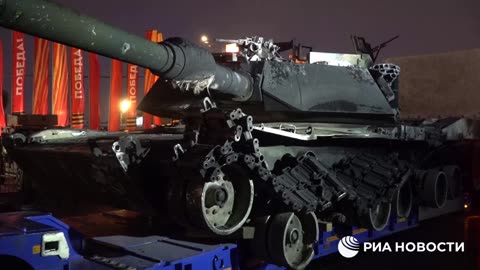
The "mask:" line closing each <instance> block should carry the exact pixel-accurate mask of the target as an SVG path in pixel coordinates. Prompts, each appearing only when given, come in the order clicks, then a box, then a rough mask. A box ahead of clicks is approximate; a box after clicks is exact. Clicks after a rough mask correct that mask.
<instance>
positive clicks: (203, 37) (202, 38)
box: [200, 35, 208, 43]
mask: <svg viewBox="0 0 480 270" xmlns="http://www.w3.org/2000/svg"><path fill="white" fill-rule="evenodd" d="M200 41H201V42H203V43H208V37H207V36H206V35H202V36H201V37H200Z"/></svg>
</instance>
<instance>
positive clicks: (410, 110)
mask: <svg viewBox="0 0 480 270" xmlns="http://www.w3.org/2000/svg"><path fill="white" fill-rule="evenodd" d="M386 62H389V63H394V64H397V65H399V66H400V67H401V69H402V72H401V75H400V110H401V113H400V115H401V117H402V118H403V119H424V118H446V117H468V118H474V119H478V118H480V106H479V105H480V91H479V90H480V76H479V74H480V49H473V50H467V51H458V52H451V53H443V54H434V55H421V56H411V57H399V58H391V59H387V61H386Z"/></svg>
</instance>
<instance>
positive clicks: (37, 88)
mask: <svg viewBox="0 0 480 270" xmlns="http://www.w3.org/2000/svg"><path fill="white" fill-rule="evenodd" d="M49 53H50V42H49V41H48V40H45V39H41V38H35V66H34V74H33V114H44V115H45V114H48V69H49V68H48V62H49V61H48V60H49V59H48V58H49Z"/></svg>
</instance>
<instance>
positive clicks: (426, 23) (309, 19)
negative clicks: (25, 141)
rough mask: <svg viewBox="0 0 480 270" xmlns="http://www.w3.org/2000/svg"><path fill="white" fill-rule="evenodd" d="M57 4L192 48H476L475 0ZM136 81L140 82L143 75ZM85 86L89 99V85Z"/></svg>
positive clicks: (72, 0) (105, 86)
mask: <svg viewBox="0 0 480 270" xmlns="http://www.w3.org/2000/svg"><path fill="white" fill-rule="evenodd" d="M55 2H58V3H61V4H63V5H65V6H69V7H72V8H74V9H76V10H78V11H80V12H81V13H84V14H87V15H90V16H93V17H96V18H98V19H100V20H103V21H106V22H108V23H110V24H113V25H115V26H118V27H121V28H123V29H125V30H127V31H130V32H132V33H135V34H138V35H142V36H143V35H145V31H146V30H149V29H158V30H159V31H161V32H163V33H164V37H171V36H182V37H186V38H189V39H191V40H194V41H198V40H199V38H200V36H201V35H202V34H207V35H208V36H209V37H211V38H215V37H217V38H239V37H245V36H253V35H259V36H265V37H269V38H273V39H274V40H276V41H287V40H290V39H292V38H296V39H297V41H299V42H302V43H303V44H305V45H310V46H313V48H314V50H315V51H328V52H352V45H351V41H350V35H351V34H356V35H362V36H365V37H367V38H368V40H369V41H370V42H371V43H372V44H377V43H380V42H382V41H384V40H386V39H388V38H390V37H392V36H395V35H400V39H398V40H396V41H394V42H393V43H392V44H390V45H389V46H388V48H386V49H385V50H384V51H383V53H382V55H381V58H386V57H390V56H404V55H417V54H426V53H437V52H448V51H453V50H463V49H469V48H477V47H480V15H479V13H478V11H479V10H480V1H478V0H422V1H414V0H405V1H385V0H364V1H358V0H350V1H347V0H337V1H326V0H302V1H286V0H262V1H227V0H223V1H220V0H201V1H199V0H195V1H194V0H175V1H154V0H136V1H132V0H116V1H112V0H110V1H107V0H82V1H79V0H55ZM72 34H75V33H72ZM0 39H1V40H2V41H3V42H4V50H5V57H4V64H5V82H4V89H5V91H7V92H9V91H10V74H11V68H10V66H11V55H10V54H11V45H10V42H11V41H10V31H8V30H5V29H0ZM27 45H28V47H27V49H28V52H27V57H28V59H27V61H28V62H27V66H28V68H27V74H28V75H29V78H28V80H27V85H26V86H27V91H26V101H25V102H26V103H25V104H26V110H27V113H28V112H30V111H31V102H32V101H31V91H32V90H31V89H32V87H33V83H32V80H31V77H32V73H33V38H31V37H29V38H27ZM101 63H102V64H101V68H102V75H103V76H104V79H103V80H102V89H101V90H102V93H103V94H102V100H101V104H102V121H103V122H105V121H106V120H107V113H108V90H109V80H108V77H109V72H110V67H109V61H108V60H107V59H102V60H101ZM124 70H126V66H125V67H124ZM86 74H88V73H86ZM140 74H143V71H141V73H140ZM86 86H87V98H88V84H87V85H86ZM140 89H143V80H140ZM141 96H142V95H141ZM141 96H140V97H139V98H141ZM87 100H88V99H87ZM87 106H88V103H87ZM8 107H10V106H8ZM87 108H88V107H87ZM87 119H88V118H87Z"/></svg>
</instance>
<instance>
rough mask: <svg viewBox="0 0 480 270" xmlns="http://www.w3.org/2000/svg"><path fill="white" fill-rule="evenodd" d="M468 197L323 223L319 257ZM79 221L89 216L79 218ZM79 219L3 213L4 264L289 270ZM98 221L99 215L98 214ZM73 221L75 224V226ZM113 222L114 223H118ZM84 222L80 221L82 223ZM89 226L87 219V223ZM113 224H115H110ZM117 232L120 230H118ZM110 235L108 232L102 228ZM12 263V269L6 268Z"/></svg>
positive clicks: (241, 251)
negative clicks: (384, 219) (376, 218)
mask: <svg viewBox="0 0 480 270" xmlns="http://www.w3.org/2000/svg"><path fill="white" fill-rule="evenodd" d="M462 208H463V199H456V200H449V201H448V202H447V205H446V206H445V207H444V208H442V211H441V212H438V211H435V210H436V209H435V210H434V209H431V208H427V207H417V208H415V209H414V211H412V213H411V215H410V216H409V217H408V218H397V217H395V216H392V217H391V219H390V222H389V226H387V227H386V228H385V229H384V230H382V231H374V230H368V229H364V228H356V227H348V228H336V227H334V226H332V224H331V223H321V224H319V227H320V229H321V233H320V234H319V238H318V240H317V241H316V242H315V244H314V250H315V256H314V260H319V259H321V258H322V257H325V256H328V255H330V254H333V253H336V252H338V243H339V241H340V237H341V236H342V235H353V236H355V238H356V239H357V240H358V241H359V242H361V243H362V242H367V241H375V240H378V239H381V238H383V237H386V236H389V235H392V234H395V233H399V232H402V231H405V230H409V229H413V228H415V227H416V226H417V225H418V224H419V222H420V221H421V220H423V219H427V218H432V217H435V216H438V215H443V214H446V213H449V212H455V211H461V210H462ZM97 215H100V216H102V217H103V219H104V220H105V219H115V220H116V221H115V222H114V223H116V224H125V223H122V221H121V219H122V215H117V214H115V211H114V212H110V213H99V214H97ZM76 219H77V220H83V221H85V220H88V219H86V218H82V217H78V218H76ZM72 220H75V219H71V218H70V219H69V218H67V219H65V221H66V222H64V221H62V220H60V219H57V218H55V217H54V216H52V215H51V214H45V213H35V212H9V213H1V214H0V266H2V267H1V268H2V269H18V270H22V269H35V270H36V269H38V270H40V269H42V270H57V269H58V270H66V269H68V270H80V269H81V270H87V269H92V270H107V269H125V270H127V269H128V270H133V269H137V270H196V269H213V270H220V269H225V270H227V269H229V270H234V269H238V270H239V269H248V270H254V269H255V270H267V269H285V268H283V267H278V266H276V265H273V264H270V263H268V262H259V261H251V260H250V258H249V256H248V255H247V254H245V247H242V242H238V243H226V244H216V245H207V244H201V243H197V242H190V241H181V240H175V239H171V238H168V237H163V236H159V235H147V236H141V237H135V236H126V235H121V234H118V235H109V236H98V237H91V235H92V232H91V231H92V230H93V231H95V227H97V228H99V229H100V230H101V227H102V224H99V223H95V222H92V224H89V225H88V226H91V227H89V228H91V229H92V230H91V231H90V232H89V233H88V234H89V235H88V236H86V235H84V234H82V233H81V232H78V231H77V230H75V228H74V227H76V225H75V222H73V221H72ZM97 220H98V219H97ZM67 223H71V224H72V226H70V225H68V224H67ZM112 224H113V223H112ZM77 225H78V224H77ZM83 225H84V226H85V223H84V224H83ZM107 226H109V225H107ZM112 230H113V231H115V232H118V230H115V229H112ZM100 234H105V232H103V233H100ZM5 266H8V267H10V268H4V267H5Z"/></svg>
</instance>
